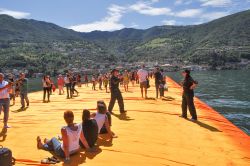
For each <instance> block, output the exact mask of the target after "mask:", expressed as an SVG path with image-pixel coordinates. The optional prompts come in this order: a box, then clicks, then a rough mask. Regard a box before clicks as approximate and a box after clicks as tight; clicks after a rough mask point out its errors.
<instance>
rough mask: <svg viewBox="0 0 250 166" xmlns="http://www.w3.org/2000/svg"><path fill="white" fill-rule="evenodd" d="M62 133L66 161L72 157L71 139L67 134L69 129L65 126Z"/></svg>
mask: <svg viewBox="0 0 250 166" xmlns="http://www.w3.org/2000/svg"><path fill="white" fill-rule="evenodd" d="M61 134H62V141H63V151H64V154H65V162H69V160H70V157H69V155H70V154H69V140H68V136H67V131H66V129H65V128H62V129H61Z"/></svg>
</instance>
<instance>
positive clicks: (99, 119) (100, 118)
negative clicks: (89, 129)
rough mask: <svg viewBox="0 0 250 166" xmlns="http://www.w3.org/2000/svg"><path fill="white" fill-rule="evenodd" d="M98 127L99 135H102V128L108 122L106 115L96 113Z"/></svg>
mask: <svg viewBox="0 0 250 166" xmlns="http://www.w3.org/2000/svg"><path fill="white" fill-rule="evenodd" d="M94 119H95V120H96V123H97V126H98V133H100V131H101V129H102V126H103V125H104V123H105V120H106V114H100V113H98V112H97V113H96V115H95V118H94Z"/></svg>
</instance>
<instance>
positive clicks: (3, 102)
mask: <svg viewBox="0 0 250 166" xmlns="http://www.w3.org/2000/svg"><path fill="white" fill-rule="evenodd" d="M10 88H11V85H10V84H9V83H8V82H7V81H5V80H4V75H3V74H2V73H0V113H1V110H2V109H3V113H4V118H3V119H4V121H3V123H4V128H9V126H8V125H7V123H8V119H9V107H10V96H9V89H10Z"/></svg>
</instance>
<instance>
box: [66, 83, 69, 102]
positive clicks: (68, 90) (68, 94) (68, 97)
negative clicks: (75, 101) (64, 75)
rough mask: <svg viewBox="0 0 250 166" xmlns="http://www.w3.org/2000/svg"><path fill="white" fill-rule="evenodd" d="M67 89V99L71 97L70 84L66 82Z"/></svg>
mask: <svg viewBox="0 0 250 166" xmlns="http://www.w3.org/2000/svg"><path fill="white" fill-rule="evenodd" d="M66 90H67V99H68V98H69V84H66Z"/></svg>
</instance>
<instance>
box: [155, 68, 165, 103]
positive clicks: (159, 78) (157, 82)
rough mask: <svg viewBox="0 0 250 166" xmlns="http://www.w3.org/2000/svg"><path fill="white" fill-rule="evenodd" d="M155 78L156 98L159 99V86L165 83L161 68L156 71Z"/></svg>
mask: <svg viewBox="0 0 250 166" xmlns="http://www.w3.org/2000/svg"><path fill="white" fill-rule="evenodd" d="M154 78H155V89H156V98H157V99H158V96H159V86H160V84H161V83H162V81H163V76H162V73H161V72H160V68H159V67H157V68H156V69H155V73H154Z"/></svg>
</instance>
